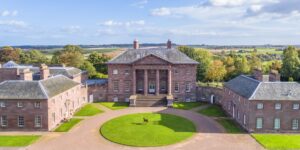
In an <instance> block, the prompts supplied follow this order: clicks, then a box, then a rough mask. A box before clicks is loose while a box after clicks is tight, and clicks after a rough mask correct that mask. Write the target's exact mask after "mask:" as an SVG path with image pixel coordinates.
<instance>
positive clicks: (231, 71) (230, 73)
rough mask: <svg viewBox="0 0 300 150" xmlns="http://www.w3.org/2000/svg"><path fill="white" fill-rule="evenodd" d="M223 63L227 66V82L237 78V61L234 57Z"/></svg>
mask: <svg viewBox="0 0 300 150" xmlns="http://www.w3.org/2000/svg"><path fill="white" fill-rule="evenodd" d="M223 63H224V65H225V68H226V72H227V73H226V76H225V79H226V80H230V79H231V78H234V77H235V76H236V71H235V70H236V68H235V65H234V63H235V59H234V58H232V56H227V57H225V58H224V59H223Z"/></svg>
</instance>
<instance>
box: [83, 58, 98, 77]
mask: <svg viewBox="0 0 300 150" xmlns="http://www.w3.org/2000/svg"><path fill="white" fill-rule="evenodd" d="M80 69H82V70H86V71H87V72H88V74H89V78H91V77H93V76H95V74H96V73H97V72H96V69H95V67H94V66H93V64H92V63H90V62H89V61H84V62H83V64H82V65H81V66H80Z"/></svg>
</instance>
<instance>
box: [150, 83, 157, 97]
mask: <svg viewBox="0 0 300 150" xmlns="http://www.w3.org/2000/svg"><path fill="white" fill-rule="evenodd" d="M148 89H149V90H148V92H149V94H155V89H156V86H155V82H149V87H148Z"/></svg>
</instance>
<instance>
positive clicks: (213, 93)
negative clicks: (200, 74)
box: [196, 86, 223, 104]
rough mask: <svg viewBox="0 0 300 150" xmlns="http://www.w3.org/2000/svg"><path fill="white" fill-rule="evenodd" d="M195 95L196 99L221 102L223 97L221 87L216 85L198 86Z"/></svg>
mask: <svg viewBox="0 0 300 150" xmlns="http://www.w3.org/2000/svg"><path fill="white" fill-rule="evenodd" d="M196 95H197V101H204V102H209V103H211V102H213V103H217V104H221V101H222V99H223V89H222V88H218V87H208V86H207V87H206V86H198V87H197V92H196ZM212 100H213V101H212Z"/></svg>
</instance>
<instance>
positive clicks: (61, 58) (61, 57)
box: [51, 45, 84, 68]
mask: <svg viewBox="0 0 300 150" xmlns="http://www.w3.org/2000/svg"><path fill="white" fill-rule="evenodd" d="M82 51H83V50H82V48H81V47H79V46H75V45H66V46H65V47H64V48H63V50H62V51H58V52H55V53H54V55H53V57H52V59H51V63H55V64H65V65H66V66H72V67H77V68H79V67H81V66H82V65H83V63H84V56H83V54H82Z"/></svg>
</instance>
